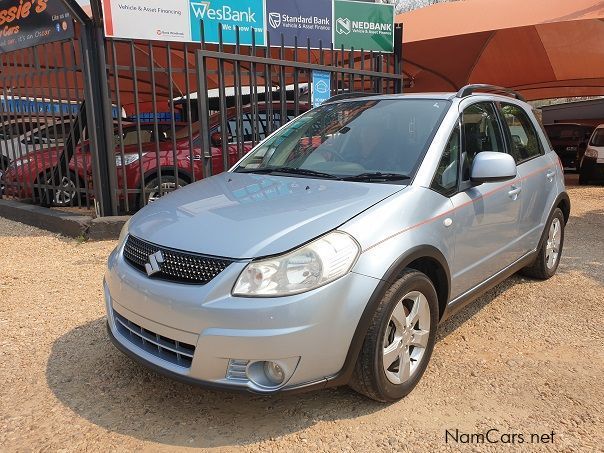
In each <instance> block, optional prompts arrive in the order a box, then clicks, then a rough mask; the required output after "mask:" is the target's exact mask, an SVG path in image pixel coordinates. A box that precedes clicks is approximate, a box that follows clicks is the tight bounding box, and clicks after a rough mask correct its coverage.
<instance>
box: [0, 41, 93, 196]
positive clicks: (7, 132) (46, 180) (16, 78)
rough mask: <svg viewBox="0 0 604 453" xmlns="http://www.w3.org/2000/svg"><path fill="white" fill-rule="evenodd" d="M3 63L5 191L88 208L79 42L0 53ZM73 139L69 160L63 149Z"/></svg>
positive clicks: (0, 138)
mask: <svg viewBox="0 0 604 453" xmlns="http://www.w3.org/2000/svg"><path fill="white" fill-rule="evenodd" d="M0 66H1V67H2V71H1V72H0V91H1V93H2V94H1V98H0V153H1V160H0V171H2V172H3V177H2V183H3V186H4V187H3V189H4V190H3V192H4V194H5V195H6V196H12V197H15V198H26V199H32V200H33V201H34V202H35V203H39V204H43V205H59V206H78V207H90V200H91V195H92V190H91V174H92V173H91V172H90V171H89V168H90V166H91V159H90V153H89V147H88V146H87V145H86V144H85V143H82V140H80V139H79V138H82V139H85V135H84V132H83V130H82V122H81V121H76V119H77V118H78V117H79V116H80V114H81V113H82V111H81V105H82V102H83V100H84V82H83V78H82V57H81V46H80V42H79V41H76V40H75V39H70V40H68V41H63V42H55V43H48V44H42V45H38V46H36V47H31V48H27V49H22V50H17V51H13V52H9V53H5V54H0ZM73 126H75V128H76V129H77V130H73ZM77 142H79V143H77ZM75 143H77V147H76V149H75V150H74V152H73V158H72V159H71V160H70V161H68V162H67V161H65V159H64V158H63V151H64V148H65V147H66V146H71V145H70V144H75Z"/></svg>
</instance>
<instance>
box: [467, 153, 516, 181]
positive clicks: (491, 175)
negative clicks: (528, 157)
mask: <svg viewBox="0 0 604 453" xmlns="http://www.w3.org/2000/svg"><path fill="white" fill-rule="evenodd" d="M516 173H517V169H516V162H515V161H514V158H513V157H512V156H510V155H509V154H506V153H497V152H492V151H483V152H481V153H478V154H476V156H475V157H474V162H473V163H472V171H471V172H470V181H472V183H474V184H476V185H478V184H482V183H485V182H501V181H509V180H510V179H514V178H515V177H516Z"/></svg>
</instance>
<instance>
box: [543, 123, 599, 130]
mask: <svg viewBox="0 0 604 453" xmlns="http://www.w3.org/2000/svg"><path fill="white" fill-rule="evenodd" d="M544 126H545V127H549V126H577V127H589V128H592V129H593V128H595V127H596V126H593V125H591V124H581V123H548V124H544ZM598 127H599V126H598Z"/></svg>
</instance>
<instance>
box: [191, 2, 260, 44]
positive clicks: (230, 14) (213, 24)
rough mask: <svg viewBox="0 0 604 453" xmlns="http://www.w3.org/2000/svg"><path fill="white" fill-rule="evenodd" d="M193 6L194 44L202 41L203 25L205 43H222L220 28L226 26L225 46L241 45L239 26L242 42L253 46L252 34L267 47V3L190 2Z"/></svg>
mask: <svg viewBox="0 0 604 453" xmlns="http://www.w3.org/2000/svg"><path fill="white" fill-rule="evenodd" d="M188 1H189V5H190V20H191V40H192V41H194V42H199V41H201V31H200V30H201V21H202V20H203V31H204V37H205V41H206V42H209V43H218V41H219V39H218V28H219V24H222V42H223V43H224V44H235V43H236V42H237V33H236V27H237V26H239V42H240V44H243V45H251V44H252V30H253V32H254V34H255V35H256V36H255V38H256V44H257V45H259V46H264V45H265V41H264V37H265V17H264V12H265V6H264V0H209V1H200V0H188Z"/></svg>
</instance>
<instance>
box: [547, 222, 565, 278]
mask: <svg viewBox="0 0 604 453" xmlns="http://www.w3.org/2000/svg"><path fill="white" fill-rule="evenodd" d="M561 230H562V225H561V223H560V219H558V218H557V217H556V218H554V220H553V221H552V224H551V225H550V227H549V234H548V236H547V243H546V245H545V261H546V265H547V268H548V269H553V267H554V266H555V265H556V263H557V262H558V256H559V255H560V243H561V241H562V234H561Z"/></svg>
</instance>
